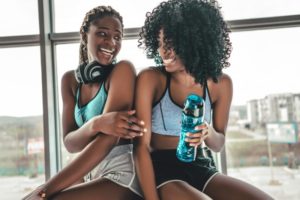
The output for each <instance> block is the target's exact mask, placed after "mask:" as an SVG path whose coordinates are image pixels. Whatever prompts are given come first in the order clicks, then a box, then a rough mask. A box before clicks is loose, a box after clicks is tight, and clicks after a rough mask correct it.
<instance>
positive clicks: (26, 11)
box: [0, 0, 39, 36]
mask: <svg viewBox="0 0 300 200" xmlns="http://www.w3.org/2000/svg"><path fill="white" fill-rule="evenodd" d="M17 16H18V17H17ZM38 16H39V15H38V1H37V0H26V1H23V0H10V1H5V3H4V1H2V3H1V6H0V24H2V28H1V31H0V36H10V35H28V34H29V35H32V34H38V33H39V21H38V20H39V18H38Z"/></svg>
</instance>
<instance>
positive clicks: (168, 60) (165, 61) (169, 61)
mask: <svg viewBox="0 0 300 200" xmlns="http://www.w3.org/2000/svg"><path fill="white" fill-rule="evenodd" d="M175 60H176V58H169V59H163V62H164V63H165V64H170V63H172V62H174V61H175Z"/></svg>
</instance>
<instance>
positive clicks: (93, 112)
mask: <svg viewBox="0 0 300 200" xmlns="http://www.w3.org/2000/svg"><path fill="white" fill-rule="evenodd" d="M81 86H82V85H81V84H80V85H79V87H78V89H77V92H76V96H75V101H76V104H75V109H74V118H75V122H76V124H77V126H78V127H81V126H82V125H83V124H84V123H86V122H87V121H88V120H90V119H91V118H93V117H94V116H97V115H100V114H102V112H103V109H104V106H105V103H106V99H107V91H106V89H105V82H103V83H102V85H101V87H100V88H99V90H98V92H97V94H96V95H95V96H94V98H93V99H91V100H90V101H89V102H88V103H87V104H85V105H82V106H81V105H80V103H79V99H80V98H79V97H80V92H81Z"/></svg>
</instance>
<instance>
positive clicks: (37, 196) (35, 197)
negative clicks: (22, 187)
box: [22, 185, 46, 200]
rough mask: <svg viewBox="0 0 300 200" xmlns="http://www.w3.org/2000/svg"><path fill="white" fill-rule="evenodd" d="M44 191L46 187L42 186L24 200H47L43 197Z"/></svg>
mask: <svg viewBox="0 0 300 200" xmlns="http://www.w3.org/2000/svg"><path fill="white" fill-rule="evenodd" d="M43 189H44V185H41V186H39V187H37V188H36V189H35V190H33V191H32V192H31V193H29V194H28V195H26V196H25V197H23V198H22V200H44V199H46V197H45V198H43V197H42V196H41V192H42V191H43Z"/></svg>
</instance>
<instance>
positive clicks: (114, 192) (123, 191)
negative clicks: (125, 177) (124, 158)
mask: <svg viewBox="0 0 300 200" xmlns="http://www.w3.org/2000/svg"><path fill="white" fill-rule="evenodd" d="M70 199H72V200H82V199H86V200H142V198H141V197H139V196H138V195H136V194H135V193H133V192H132V191H131V190H129V189H128V188H125V187H122V186H120V185H118V184H116V183H114V182H112V181H110V180H108V179H97V180H93V181H91V182H88V183H83V184H78V185H76V186H74V187H71V188H69V189H67V190H65V191H63V192H60V193H58V194H57V195H55V196H54V197H52V198H51V200H70Z"/></svg>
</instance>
